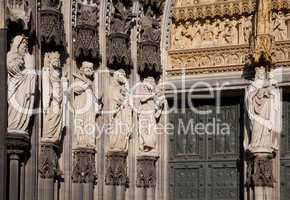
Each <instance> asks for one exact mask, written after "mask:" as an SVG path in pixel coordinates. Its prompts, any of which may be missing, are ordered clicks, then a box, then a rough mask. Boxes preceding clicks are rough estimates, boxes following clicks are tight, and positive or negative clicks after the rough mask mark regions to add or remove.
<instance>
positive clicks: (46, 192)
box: [39, 142, 60, 200]
mask: <svg viewBox="0 0 290 200" xmlns="http://www.w3.org/2000/svg"><path fill="white" fill-rule="evenodd" d="M57 152H58V146H57V145H55V144H54V143H50V142H42V143H41V147H40V165H39V174H40V194H39V195H40V200H54V192H55V191H54V188H55V181H56V179H57V177H58V176H59V175H60V171H59V166H58V156H57Z"/></svg>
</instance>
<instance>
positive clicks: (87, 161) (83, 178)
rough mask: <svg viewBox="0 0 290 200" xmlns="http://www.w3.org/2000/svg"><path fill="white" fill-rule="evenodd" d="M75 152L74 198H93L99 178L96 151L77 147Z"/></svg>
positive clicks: (83, 199) (84, 199) (85, 199)
mask: <svg viewBox="0 0 290 200" xmlns="http://www.w3.org/2000/svg"><path fill="white" fill-rule="evenodd" d="M73 154H74V155H73V172H72V181H73V188H72V190H73V195H72V196H73V200H93V199H94V186H95V184H96V180H97V175H96V165H95V154H96V151H95V150H94V149H90V148H77V149H75V150H74V153H73Z"/></svg>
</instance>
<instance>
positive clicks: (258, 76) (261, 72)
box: [255, 66, 266, 80]
mask: <svg viewBox="0 0 290 200" xmlns="http://www.w3.org/2000/svg"><path fill="white" fill-rule="evenodd" d="M255 71H256V73H255V80H266V68H265V67H263V66H262V67H256V69H255Z"/></svg>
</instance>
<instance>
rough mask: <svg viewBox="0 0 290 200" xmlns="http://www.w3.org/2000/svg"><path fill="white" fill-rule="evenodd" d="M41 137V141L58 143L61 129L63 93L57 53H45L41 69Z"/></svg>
mask: <svg viewBox="0 0 290 200" xmlns="http://www.w3.org/2000/svg"><path fill="white" fill-rule="evenodd" d="M42 72H43V74H42V85H43V90H42V91H43V93H42V102H43V111H44V114H43V121H44V123H43V135H42V139H43V140H46V141H51V142H59V141H60V139H61V132H62V128H63V118H62V116H63V103H62V102H63V92H62V83H61V64H60V54H59V53H58V52H52V53H46V54H45V58H44V67H43V69H42Z"/></svg>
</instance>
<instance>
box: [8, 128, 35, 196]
mask: <svg viewBox="0 0 290 200" xmlns="http://www.w3.org/2000/svg"><path fill="white" fill-rule="evenodd" d="M29 144H30V139H29V136H28V134H24V133H23V132H21V133H18V132H15V131H14V132H8V135H7V148H8V152H7V153H8V159H9V165H8V166H9V168H10V170H9V172H10V173H9V183H8V184H9V185H8V186H9V194H8V195H9V198H8V199H9V200H18V199H19V195H20V190H19V188H20V183H21V180H20V166H21V163H22V162H24V159H25V157H26V154H27V153H28V149H29Z"/></svg>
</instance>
